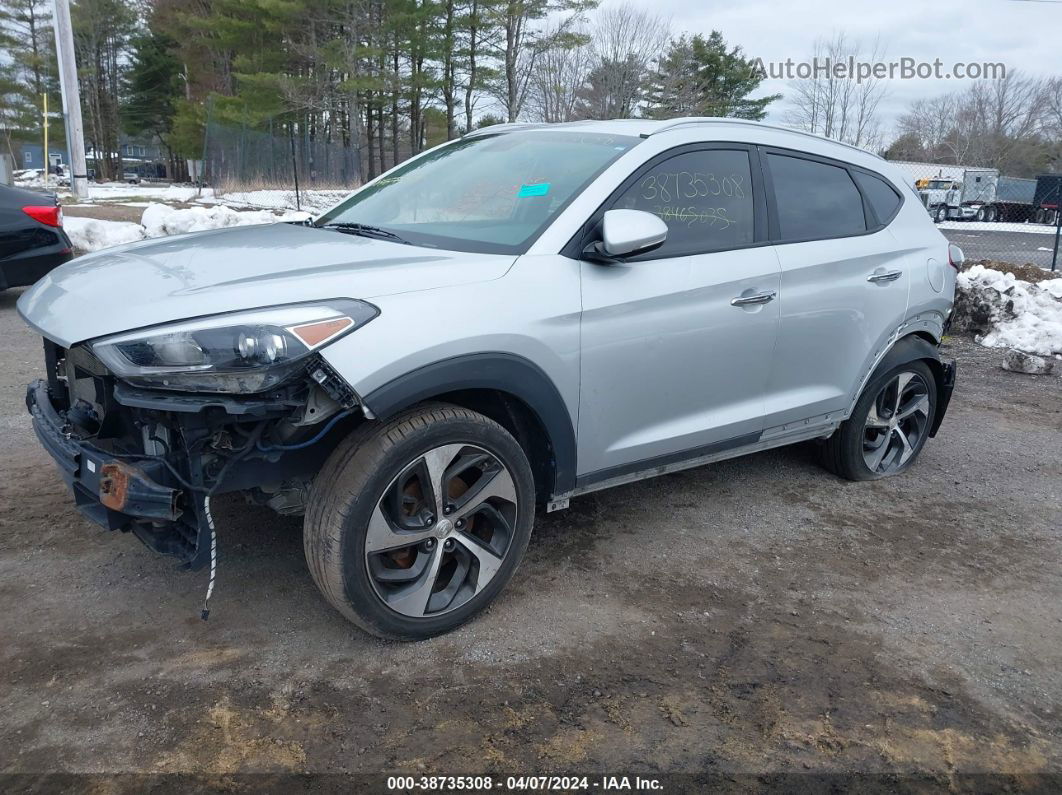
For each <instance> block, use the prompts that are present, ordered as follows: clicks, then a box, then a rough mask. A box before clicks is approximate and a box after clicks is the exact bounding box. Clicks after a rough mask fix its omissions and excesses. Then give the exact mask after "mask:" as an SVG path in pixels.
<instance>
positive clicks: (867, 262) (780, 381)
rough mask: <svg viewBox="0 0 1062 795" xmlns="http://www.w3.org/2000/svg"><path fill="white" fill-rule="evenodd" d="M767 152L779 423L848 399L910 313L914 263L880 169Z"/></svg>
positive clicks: (771, 417)
mask: <svg viewBox="0 0 1062 795" xmlns="http://www.w3.org/2000/svg"><path fill="white" fill-rule="evenodd" d="M762 160H763V162H764V166H765V174H764V177H765V182H766V184H767V187H768V199H769V201H770V203H771V209H772V212H771V214H770V215H771V217H770V235H771V238H772V239H773V240H774V241H775V251H776V252H777V254H778V260H779V264H780V265H781V288H780V290H779V293H780V296H781V300H780V302H779V310H780V313H781V314H780V321H779V322H780V327H779V335H778V345H777V347H776V349H775V354H774V362H773V366H772V368H771V377H770V381H769V385H768V388H767V395H766V403H767V405H766V428H768V429H773V428H776V427H777V426H781V425H786V424H790V423H795V422H801V423H803V421H805V420H809V419H810V420H812V424H814V422H815V420H816V419H818V420H821V421H827V420H826V419H825V417H824V415H826V414H830V413H835V412H837V411H841V410H845V409H846V408H847V407H848V404H849V400H850V398H851V397H852V394H853V392H854V390H855V389H856V388H857V387H858V385H859V383H860V382H861V380H862V378H863V376H864V375H866V372H867V370H868V369H869V368H870V367H871V366H872V365H873V362H874V360H875V358H876V356H877V354H878V353H880V352H881V351H882V350H883V349H884V348H885V347H886V346H887V345H888V343H889V340H890V339H891V337H892V334H893V333H894V332H895V331H896V329H897V327H898V326H899V325H900V324H901V323H902V322H903V320H904V317H905V315H906V312H907V301H908V290H909V285H910V280H911V264H910V261H909V260H908V255H907V254H906V253H905V252H904V251H903V249H902V247H901V246H900V245H899V244H898V242H897V240H896V238H895V237H894V236H893V234H892V233H891V232H890V231H889V229H888V222H889V221H891V220H892V216H894V215H895V213H896V211H897V210H898V209H899V206H900V198H899V196H898V195H897V194H896V191H895V190H894V188H893V187H892V186H891V185H889V184H888V183H887V182H885V181H884V180H882V179H881V178H880V177H878V176H875V175H873V174H871V173H870V172H867V171H865V170H862V169H857V168H855V167H851V166H848V165H847V164H844V163H841V162H838V161H834V160H829V159H826V158H821V157H817V156H813V155H808V154H804V153H798V152H793V151H791V150H781V149H764V150H762ZM872 200H873V201H872ZM875 205H877V209H875ZM879 214H880V215H881V216H882V217H879Z"/></svg>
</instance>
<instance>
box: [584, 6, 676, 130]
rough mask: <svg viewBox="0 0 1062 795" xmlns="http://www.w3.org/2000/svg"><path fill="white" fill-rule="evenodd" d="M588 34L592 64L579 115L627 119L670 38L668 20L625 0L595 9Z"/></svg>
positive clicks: (640, 98) (634, 109)
mask: <svg viewBox="0 0 1062 795" xmlns="http://www.w3.org/2000/svg"><path fill="white" fill-rule="evenodd" d="M590 38H591V41H592V42H593V44H592V48H593V66H592V70H591V72H590V74H589V75H588V80H587V85H586V88H585V89H584V91H583V92H582V93H583V96H582V100H583V101H582V103H581V107H580V115H581V116H583V117H584V118H594V119H602V118H603V119H626V118H631V117H632V116H634V115H635V112H636V111H637V109H638V105H639V103H640V102H641V101H642V99H643V98H644V95H645V92H646V82H647V77H648V74H649V67H650V65H651V64H652V63H654V62H655V61H657V60H658V59H659V58H660V57H661V56H662V54H663V50H664V48H665V47H666V46H667V43H668V41H669V39H670V38H671V26H670V22H669V21H668V20H667V19H665V18H664V17H661V16H659V15H658V14H654V13H652V12H651V11H646V10H644V9H641V8H635V7H634V6H632V5H630V4H629V3H624V4H622V5H616V6H610V7H608V8H605V9H603V10H601V11H599V12H598V14H597V15H596V16H595V17H594V23H593V27H592V30H591V33H590Z"/></svg>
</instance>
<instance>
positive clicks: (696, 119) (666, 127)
mask: <svg viewBox="0 0 1062 795" xmlns="http://www.w3.org/2000/svg"><path fill="white" fill-rule="evenodd" d="M702 124H743V125H749V126H755V127H767V128H769V129H771V130H780V131H781V132H787V133H793V134H794V135H803V136H805V137H806V138H814V139H815V140H817V141H828V142H829V143H832V144H837V145H838V146H845V147H847V148H849V149H854V150H855V151H857V152H862V153H864V154H867V155H870V156H872V157H876V158H878V159H879V160H884V159H885V158H883V157H882V156H881V155H879V154H877V153H876V152H871V151H870V150H869V149H863V148H861V147H858V146H853V145H852V144H847V143H845V142H844V141H837V140H835V139H833V138H827V137H826V136H825V135H819V134H817V133H809V132H805V131H804V130H795V129H793V128H792V127H783V126H782V125H780V124H767V123H766V122H762V121H753V120H752V119H732V118H729V117H726V116H683V117H681V118H678V119H670V120H668V121H665V122H664V123H663V124H662V125H661V126H660V127H658V128H657V129H655V130H653V131H652V132H651V133H649V134H648V135H647V136H646V137H649V136H652V135H659V134H660V133H662V132H669V131H671V130H674V129H675V128H676V127H691V126H699V125H702Z"/></svg>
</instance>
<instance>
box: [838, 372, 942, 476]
mask: <svg viewBox="0 0 1062 795" xmlns="http://www.w3.org/2000/svg"><path fill="white" fill-rule="evenodd" d="M936 410H937V382H936V379H935V378H934V377H933V372H932V370H930V369H929V365H927V364H926V363H925V362H924V361H914V362H909V363H907V364H901V365H900V366H899V367H895V368H893V369H892V370H890V371H888V372H886V373H883V374H882V375H880V376H878V377H876V378H874V379H873V380H872V381H871V382H870V383H869V384H867V387H866V389H864V390H863V395H862V397H860V399H859V400H858V402H857V403H856V406H855V409H854V410H853V411H852V416H850V417H849V418H848V419H847V420H846V421H845V422H843V423H842V424H841V427H840V428H838V429H837V430H836V431H835V432H834V434H833V436H831V437H830V438H829V439H827V440H826V443H825V444H824V445H823V448H822V463H823V465H824V466H825V467H826V468H827V469H828V470H830V471H831V472H833V473H834V474H835V475H839V476H841V477H842V478H845V479H847V480H856V481H861V480H877V479H879V478H884V477H889V476H891V475H898V474H900V473H901V472H904V471H906V470H907V469H909V468H910V467H911V465H912V464H914V462H915V461H916V460H917V459H918V455H919V453H921V452H922V448H923V447H924V446H925V443H926V440H927V439H928V438H929V430H930V428H932V427H933V418H934V417H935V416H936Z"/></svg>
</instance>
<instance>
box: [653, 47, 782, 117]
mask: <svg viewBox="0 0 1062 795" xmlns="http://www.w3.org/2000/svg"><path fill="white" fill-rule="evenodd" d="M754 65H755V61H753V60H752V59H750V58H746V57H745V55H744V54H743V52H742V50H741V47H733V48H730V49H728V48H727V45H726V42H725V41H724V40H723V35H722V34H721V33H720V32H719V31H716V30H713V31H712V33H711V35H710V36H709V37H708V38H707V39H706V38H704V37H703V36H700V35H696V36H694V37H692V38H687V37H685V36H682V37H680V38H678V39H676V40H675V41H673V42H672V43H671V47H670V49H669V50H668V53H667V55H666V56H665V57H664V58H663V59H662V60H661V61H660V63H659V64H658V65H657V68H656V70H655V71H654V73H653V75H652V77H651V88H650V91H649V101H650V115H652V116H653V117H654V118H670V117H674V116H731V117H735V118H739V119H755V120H759V119H762V118H763V117H764V116H766V115H767V106H768V105H769V104H771V103H772V102H774V101H775V100H777V99H780V98H781V94H772V95H770V96H766V97H760V98H758V99H751V98H750V96H749V95H750V94H752V93H753V92H755V91H756V89H757V88H759V85H760V83H761V82H762V79H763V78H762V77H761V76H760V75H759V74H758V73H757V72H756V70H755V68H754Z"/></svg>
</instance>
